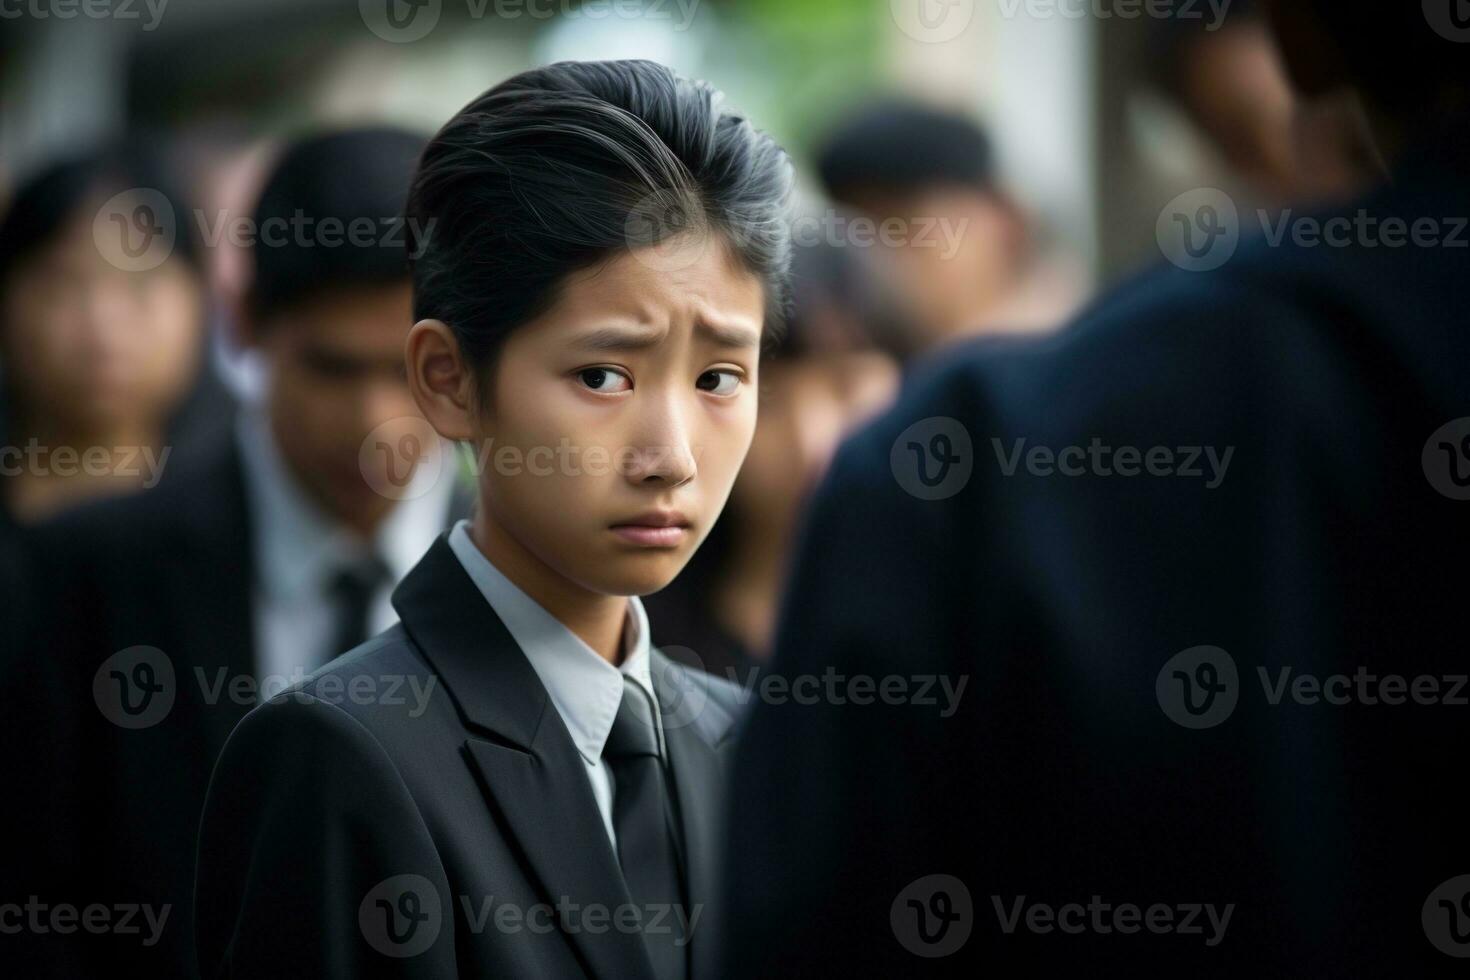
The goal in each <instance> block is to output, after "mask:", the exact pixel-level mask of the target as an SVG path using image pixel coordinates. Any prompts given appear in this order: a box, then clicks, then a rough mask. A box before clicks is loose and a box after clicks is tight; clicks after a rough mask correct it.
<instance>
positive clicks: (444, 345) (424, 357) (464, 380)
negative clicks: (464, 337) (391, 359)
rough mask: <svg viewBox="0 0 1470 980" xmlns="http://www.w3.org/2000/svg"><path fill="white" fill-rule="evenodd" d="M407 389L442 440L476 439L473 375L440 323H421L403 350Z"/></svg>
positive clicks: (417, 324)
mask: <svg viewBox="0 0 1470 980" xmlns="http://www.w3.org/2000/svg"><path fill="white" fill-rule="evenodd" d="M404 359H405V362H406V366H407V369H408V387H409V390H410V391H412V392H413V400H414V401H415V402H417V403H418V406H419V411H420V412H422V413H423V415H424V418H425V419H427V420H428V422H429V424H430V425H431V426H433V427H434V431H435V432H437V433H439V435H441V436H443V437H444V438H445V439H451V440H454V441H466V440H470V439H473V438H474V436H475V424H474V423H475V388H474V373H473V371H471V369H470V365H469V363H468V362H467V361H466V360H465V358H464V355H463V353H462V352H461V350H460V347H459V341H458V340H457V339H455V336H454V332H453V331H452V330H450V329H449V327H448V326H447V325H445V323H444V322H443V321H442V320H420V321H419V322H418V323H415V324H414V325H413V329H412V330H410V331H409V332H408V344H407V346H406V348H405V350H404Z"/></svg>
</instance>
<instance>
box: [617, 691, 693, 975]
mask: <svg viewBox="0 0 1470 980" xmlns="http://www.w3.org/2000/svg"><path fill="white" fill-rule="evenodd" d="M653 718H654V716H653V705H652V703H651V702H650V700H649V697H648V694H647V693H646V692H645V691H644V690H643V689H642V688H641V687H639V686H638V685H637V684H636V683H634V682H633V681H632V680H631V679H630V678H628V677H626V676H625V677H624V678H623V700H622V703H621V704H619V705H618V714H617V717H616V718H615V719H614V720H613V726H612V731H611V732H609V733H608V736H607V744H606V745H604V746H603V748H602V758H603V761H604V762H606V763H607V765H608V767H609V768H610V769H611V770H612V775H613V831H614V832H615V833H616V834H617V838H618V862H619V863H620V864H621V865H622V867H623V880H624V881H626V882H627V883H628V892H629V894H630V895H632V897H633V902H634V904H636V905H638V906H639V907H640V908H641V910H642V914H643V918H642V921H643V922H644V923H645V924H646V925H652V926H653V927H654V928H655V929H657V930H658V931H656V932H655V931H651V930H650V929H647V928H645V930H644V933H643V941H644V945H645V946H646V947H647V948H648V955H649V956H650V957H651V958H652V959H653V972H654V975H655V976H656V977H658V978H659V980H681V978H683V977H684V976H686V975H687V972H688V971H687V969H686V964H685V958H684V957H685V952H686V950H687V949H688V948H689V947H688V944H687V942H686V937H685V936H684V935H683V931H682V928H681V926H680V924H679V920H680V919H681V918H684V917H686V916H687V911H684V910H683V909H682V906H683V894H682V889H681V887H680V879H679V864H678V859H677V857H676V856H675V855H676V852H675V849H674V830H673V826H672V820H671V813H672V810H671V808H670V806H669V796H668V786H667V784H666V782H665V779H664V767H663V763H662V761H661V760H660V758H659V754H658V733H657V732H656V731H655V729H654V720H653ZM676 906H678V907H679V908H676ZM681 911H682V912H683V914H682V915H681V914H680V913H681ZM655 923H656V925H655Z"/></svg>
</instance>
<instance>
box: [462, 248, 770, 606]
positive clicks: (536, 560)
mask: <svg viewBox="0 0 1470 980" xmlns="http://www.w3.org/2000/svg"><path fill="white" fill-rule="evenodd" d="M764 307H765V304H764V292H763V288H762V286H761V283H760V280H759V279H758V278H757V277H755V276H753V275H751V274H750V273H748V272H746V271H745V270H744V269H742V268H740V267H739V266H738V265H737V264H736V263H735V262H734V260H733V259H732V258H731V257H730V256H729V254H728V252H727V251H726V249H725V248H724V247H723V245H722V244H720V243H717V242H714V241H711V240H708V239H690V240H687V241H681V242H675V243H672V244H671V243H665V244H663V245H660V246H657V247H656V251H652V252H651V251H649V250H647V249H639V250H635V251H633V252H629V253H624V254H621V255H619V256H617V257H615V258H613V259H612V260H610V261H609V262H607V263H605V264H604V265H602V266H599V267H597V268H595V269H592V270H588V271H585V272H580V273H577V274H574V275H573V276H571V277H570V279H569V280H568V281H567V282H565V283H564V284H563V286H562V288H561V290H560V291H559V293H558V298H557V300H556V302H555V304H554V306H553V307H552V308H551V309H550V310H549V311H547V312H546V313H545V314H544V315H542V316H540V317H538V318H537V319H536V320H534V321H532V322H530V323H528V324H525V325H524V326H522V327H520V328H518V329H516V330H515V331H514V332H512V333H511V334H510V335H509V336H508V337H507V338H506V341H505V344H504V347H503V349H502V352H501V354H500V356H499V358H498V360H497V362H496V364H495V367H494V369H493V371H492V372H490V373H491V377H489V378H487V379H486V380H485V385H484V391H483V395H482V399H481V400H482V405H481V406H480V411H479V412H478V413H476V415H475V418H474V419H473V420H472V422H471V427H472V429H473V430H474V431H475V439H474V442H473V445H474V447H475V450H476V452H477V454H478V459H477V462H476V466H477V472H478V473H479V486H480V501H481V512H480V520H482V521H484V522H486V524H487V526H486V529H485V530H486V532H487V534H488V535H489V537H490V538H491V540H494V541H497V542H498V543H499V547H498V548H497V550H498V551H500V552H502V553H500V554H496V555H494V556H492V557H494V558H495V559H496V560H497V562H500V563H511V564H513V565H517V566H519V567H516V568H512V569H507V572H508V574H513V577H515V575H514V573H519V576H520V577H521V580H522V581H532V582H534V581H536V580H537V579H541V578H544V577H545V576H546V575H547V573H548V572H553V573H555V574H556V575H557V576H559V577H560V578H562V579H564V580H566V581H568V582H571V583H574V584H575V585H577V586H580V587H582V588H585V589H587V590H590V591H594V592H598V593H602V594H607V595H643V594H647V593H649V592H654V591H657V590H658V589H661V588H663V587H664V586H665V585H667V584H668V583H669V582H670V581H671V580H672V579H673V578H674V576H675V575H676V574H678V572H679V571H680V569H682V568H683V567H684V564H685V563H686V562H687V561H688V560H689V558H690V556H691V555H693V553H694V551H695V549H696V548H697V547H698V546H699V544H700V542H702V541H703V540H704V537H705V535H706V534H708V532H709V529H710V526H711V525H712V524H713V523H714V520H715V518H716V517H717V516H718V515H719V513H720V510H721V509H722V508H723V507H724V504H725V500H726V498H727V497H728V496H729V494H730V488H731V486H732V485H733V483H734V481H735V476H736V473H737V472H738V471H739V469H740V464H741V462H742V460H744V458H745V454H746V451H747V450H748V449H749V448H750V442H751V437H752V435H753V433H754V431H755V422H756V380H757V379H756V370H757V367H758V362H759V356H760V337H761V327H762V322H763V318H764ZM649 512H662V513H664V514H670V513H677V514H678V515H680V516H679V517H678V518H677V521H678V522H679V524H680V525H681V526H680V527H675V528H665V529H663V530H652V529H650V528H648V527H646V526H643V527H640V526H639V525H640V524H642V523H644V522H646V521H648V520H650V519H649V518H648V517H647V515H648V514H649Z"/></svg>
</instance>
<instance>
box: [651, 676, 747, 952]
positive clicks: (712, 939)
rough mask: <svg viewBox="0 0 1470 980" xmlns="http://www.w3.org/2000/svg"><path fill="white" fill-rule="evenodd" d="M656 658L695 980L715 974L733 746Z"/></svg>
mask: <svg viewBox="0 0 1470 980" xmlns="http://www.w3.org/2000/svg"><path fill="white" fill-rule="evenodd" d="M650 656H651V657H652V658H653V663H652V665H651V666H652V674H653V684H654V690H655V691H656V693H657V695H658V700H659V710H660V713H661V715H662V719H663V728H664V743H665V744H666V745H667V747H668V754H669V768H670V769H671V770H672V773H671V776H672V782H673V789H674V800H675V802H676V804H677V810H678V814H679V825H680V829H681V831H682V833H683V838H684V869H685V870H684V874H685V877H686V886H687V888H688V903H687V905H688V907H687V909H686V912H687V914H688V915H690V916H693V915H694V914H695V912H696V910H698V914H699V920H698V921H697V922H696V923H695V927H694V931H693V935H692V939H691V946H692V950H691V952H692V972H691V975H692V976H694V977H712V976H715V975H716V971H717V962H716V958H717V956H718V947H719V943H720V940H721V928H720V926H721V923H722V921H723V916H722V915H721V914H720V910H719V909H718V907H717V906H718V903H719V900H720V883H719V880H718V871H719V859H720V853H721V849H722V847H723V843H724V841H723V836H724V835H723V822H722V820H721V816H722V815H723V813H724V809H725V808H724V802H725V792H724V790H725V786H724V777H725V764H726V761H727V759H726V753H727V750H728V748H729V744H730V743H729V742H728V741H726V740H724V739H723V736H724V735H725V734H726V733H727V732H728V726H727V725H725V724H723V723H719V722H718V720H717V718H716V717H715V716H716V715H717V714H718V713H719V712H718V711H717V709H715V708H714V707H713V706H711V705H709V704H708V702H707V701H706V700H705V699H704V698H703V697H701V692H698V691H697V688H694V687H692V685H696V684H698V681H695V680H693V679H691V678H690V677H689V675H688V674H687V673H685V671H686V668H683V667H680V666H678V665H676V664H674V662H673V661H671V660H669V659H668V658H667V657H666V656H665V655H664V654H663V653H662V652H661V651H659V650H658V649H656V648H655V649H653V650H652V651H650Z"/></svg>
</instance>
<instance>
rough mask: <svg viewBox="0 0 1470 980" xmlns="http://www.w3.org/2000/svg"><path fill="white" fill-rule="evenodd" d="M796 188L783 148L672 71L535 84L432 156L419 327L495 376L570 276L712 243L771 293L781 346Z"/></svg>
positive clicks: (515, 91) (473, 117)
mask: <svg viewBox="0 0 1470 980" xmlns="http://www.w3.org/2000/svg"><path fill="white" fill-rule="evenodd" d="M791 183H792V175H791V165H790V162H789V161H788V159H787V157H786V154H785V153H784V152H783V151H782V149H781V148H780V147H779V146H777V145H776V143H775V142H774V141H772V140H771V139H770V138H769V137H768V136H766V135H764V134H762V133H760V132H758V131H756V130H755V129H754V128H753V127H752V126H751V124H750V123H749V122H748V121H747V120H746V119H745V118H744V117H743V116H741V115H738V114H737V113H735V112H733V111H732V110H730V109H728V108H725V107H723V106H722V105H721V103H720V96H719V93H717V92H716V91H715V90H714V89H712V88H711V87H710V86H708V85H706V84H705V83H703V82H698V81H693V80H690V79H687V78H684V77H682V76H680V75H678V74H676V73H675V72H674V71H672V70H670V69H668V68H665V67H664V66H662V65H659V64H655V63H654V62H651V61H603V62H571V61H568V62H561V63H558V64H554V65H550V66H547V67H544V68H536V69H532V70H530V71H526V72H523V73H521V74H519V75H516V76H515V77H513V78H510V79H508V80H507V81H505V82H502V83H501V84H499V85H497V86H495V87H494V88H492V89H490V90H489V91H488V92H486V93H484V94H483V95H481V96H480V97H478V98H477V99H475V100H474V101H473V102H471V103H470V104H469V105H467V106H465V108H463V109H461V110H460V111H459V112H458V113H457V114H456V115H455V116H454V118H453V119H451V120H449V122H448V123H446V124H445V125H444V128H443V129H441V130H440V131H439V133H438V134H437V135H435V136H434V138H433V139H432V140H430V142H429V146H428V148H427V149H426V150H425V151H424V156H423V161H422V163H421V164H420V166H419V172H418V174H417V176H416V177H415V178H414V183H413V190H412V192H411V195H410V200H409V205H408V215H409V230H410V232H411V233H412V234H413V235H414V236H415V237H414V238H412V239H411V241H412V245H411V248H412V251H413V259H412V263H411V264H412V267H413V282H414V317H415V318H416V319H426V318H433V319H438V320H442V321H443V322H444V323H446V324H447V325H448V326H449V327H450V329H451V330H453V331H454V335H455V337H456V338H457V339H458V341H459V344H460V347H461V349H462V350H463V351H464V354H465V356H466V358H467V359H468V360H469V361H470V363H471V364H473V365H474V366H475V367H476V368H477V369H480V370H481V371H483V369H484V368H486V367H488V366H489V364H490V363H491V362H492V361H493V359H494V358H495V356H496V354H497V353H498V351H499V348H500V345H501V343H502V341H503V340H504V338H505V337H506V336H507V335H508V334H509V333H510V332H511V331H512V330H513V329H514V328H516V327H517V326H519V325H521V324H523V323H525V322H527V321H528V320H531V319H534V318H535V317H536V316H537V315H539V314H540V313H542V312H544V311H545V310H546V309H547V308H548V307H550V306H551V305H552V303H553V302H554V301H555V299H556V293H557V289H558V287H559V286H560V285H561V283H562V282H563V280H565V278H566V277H567V275H568V274H570V273H573V272H576V271H578V270H580V269H585V268H590V267H592V266H595V265H596V264H598V263H600V262H602V261H605V260H607V259H609V258H611V257H613V256H615V255H617V254H619V253H622V252H626V251H628V250H629V249H631V248H636V247H639V246H642V245H654V244H658V243H659V242H661V241H664V240H667V239H669V238H671V237H674V236H676V235H678V234H680V233H682V232H695V233H703V232H706V231H711V232H713V233H715V234H717V235H719V236H720V237H721V238H723V239H724V241H725V243H726V244H727V246H728V248H729V251H730V254H731V256H732V257H733V258H735V259H736V260H738V261H739V262H740V264H741V265H743V266H744V268H746V269H747V270H749V271H750V272H751V273H752V274H754V275H756V276H757V277H759V278H760V279H761V281H762V283H763V285H764V287H765V289H764V291H765V297H766V322H767V331H766V332H767V336H768V338H769V337H770V336H771V335H772V334H774V333H775V332H776V331H778V330H779V326H780V323H781V320H782V313H783V311H784V306H785V302H786V289H787V285H786V277H787V269H788V264H789V261H790V225H789V222H788V220H787V216H786V204H787V200H788V198H789V196H790V189H791ZM482 376H483V374H482Z"/></svg>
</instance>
